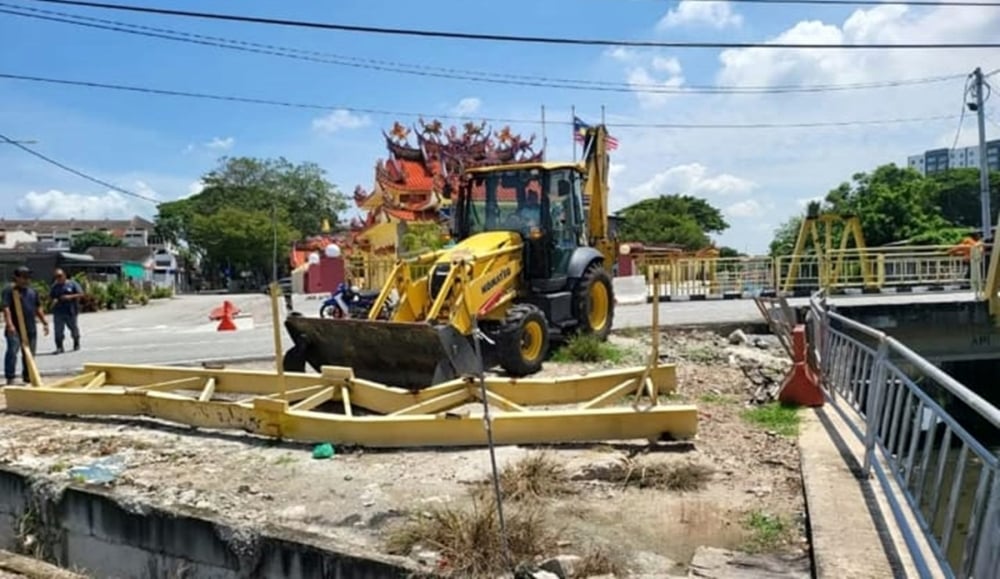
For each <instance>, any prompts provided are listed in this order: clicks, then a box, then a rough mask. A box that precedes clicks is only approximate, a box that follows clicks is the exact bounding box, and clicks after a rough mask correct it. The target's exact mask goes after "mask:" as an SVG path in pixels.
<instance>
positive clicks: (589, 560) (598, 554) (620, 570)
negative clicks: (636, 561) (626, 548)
mask: <svg viewBox="0 0 1000 579" xmlns="http://www.w3.org/2000/svg"><path fill="white" fill-rule="evenodd" d="M627 566H628V560H627V559H626V558H625V556H624V555H623V554H622V550H621V549H615V548H613V547H610V546H608V545H594V546H592V547H590V548H589V549H588V550H587V552H586V553H585V554H584V555H583V558H582V559H581V560H580V562H579V563H577V564H576V565H574V567H573V577H595V576H598V575H614V576H615V577H623V576H625V574H626V573H627V572H628V569H627Z"/></svg>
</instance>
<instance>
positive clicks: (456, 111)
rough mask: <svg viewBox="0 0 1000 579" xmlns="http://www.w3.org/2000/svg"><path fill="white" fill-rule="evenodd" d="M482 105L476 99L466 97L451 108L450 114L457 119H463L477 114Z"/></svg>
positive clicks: (481, 102)
mask: <svg viewBox="0 0 1000 579" xmlns="http://www.w3.org/2000/svg"><path fill="white" fill-rule="evenodd" d="M482 104H483V101H481V100H479V99H478V98H476V97H466V98H464V99H462V100H460V101H458V104H457V105H455V106H454V107H452V109H451V114H453V115H456V116H459V117H465V116H468V115H471V114H473V113H475V112H477V111H478V110H479V107H481V106H482Z"/></svg>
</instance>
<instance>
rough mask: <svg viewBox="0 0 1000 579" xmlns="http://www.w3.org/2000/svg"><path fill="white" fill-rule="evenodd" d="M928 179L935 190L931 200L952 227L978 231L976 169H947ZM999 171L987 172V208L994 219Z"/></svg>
mask: <svg viewBox="0 0 1000 579" xmlns="http://www.w3.org/2000/svg"><path fill="white" fill-rule="evenodd" d="M929 178H930V180H931V181H933V182H934V183H935V184H936V186H937V188H938V190H937V196H936V199H935V203H936V204H937V206H938V207H940V209H941V217H943V218H944V219H945V220H946V221H948V222H950V223H952V224H953V225H954V226H956V227H967V228H974V229H976V230H978V229H979V228H980V227H981V225H982V219H981V217H980V187H979V169H951V170H948V171H942V172H940V173H934V174H933V175H931V176H930V177H929ZM998 204H1000V172H997V171H990V209H991V211H992V214H993V218H994V220H995V219H996V214H997V209H1000V206H998Z"/></svg>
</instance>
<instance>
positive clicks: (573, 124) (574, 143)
mask: <svg viewBox="0 0 1000 579" xmlns="http://www.w3.org/2000/svg"><path fill="white" fill-rule="evenodd" d="M569 110H570V115H572V117H573V118H572V119H570V120H571V121H572V126H573V162H574V163H576V105H572V106H570V108H569Z"/></svg>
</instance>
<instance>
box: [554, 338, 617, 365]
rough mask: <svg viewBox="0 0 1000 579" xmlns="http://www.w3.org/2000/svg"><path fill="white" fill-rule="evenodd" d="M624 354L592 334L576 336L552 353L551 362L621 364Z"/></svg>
mask: <svg viewBox="0 0 1000 579" xmlns="http://www.w3.org/2000/svg"><path fill="white" fill-rule="evenodd" d="M624 357H625V352H623V351H622V349H621V348H619V347H617V346H615V345H614V344H611V343H609V342H605V341H602V340H600V339H598V338H597V337H596V336H594V335H593V334H577V335H575V336H573V337H572V338H570V339H569V340H568V341H567V342H566V344H564V345H563V346H562V347H561V348H559V349H558V350H556V351H555V352H553V353H552V361H553V362H605V361H606V362H613V363H616V364H617V363H618V362H621V361H622V359H623V358H624Z"/></svg>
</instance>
